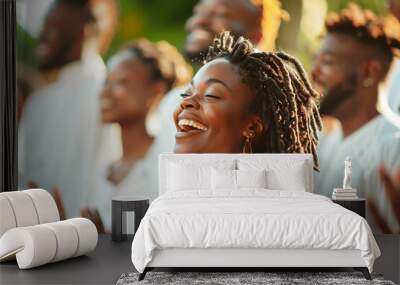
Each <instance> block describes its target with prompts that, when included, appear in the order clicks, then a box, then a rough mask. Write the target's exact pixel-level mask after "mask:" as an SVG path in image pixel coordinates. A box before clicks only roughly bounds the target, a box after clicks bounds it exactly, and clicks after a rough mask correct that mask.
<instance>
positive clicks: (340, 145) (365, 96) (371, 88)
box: [312, 4, 400, 222]
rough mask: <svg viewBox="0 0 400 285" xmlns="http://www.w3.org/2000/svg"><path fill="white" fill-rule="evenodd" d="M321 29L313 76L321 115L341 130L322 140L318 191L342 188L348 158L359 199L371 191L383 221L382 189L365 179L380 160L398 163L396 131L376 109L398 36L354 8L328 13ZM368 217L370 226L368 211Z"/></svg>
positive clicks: (326, 192) (325, 192)
mask: <svg viewBox="0 0 400 285" xmlns="http://www.w3.org/2000/svg"><path fill="white" fill-rule="evenodd" d="M325 26H326V29H327V34H326V35H325V37H324V38H323V40H322V45H321V48H320V51H319V53H318V54H317V56H316V58H315V60H314V65H313V68H312V77H313V80H314V83H315V86H316V88H317V89H318V90H319V91H320V92H321V93H322V94H323V97H322V101H321V105H320V112H321V115H325V116H332V117H334V118H336V119H338V121H339V122H340V126H338V127H336V128H335V129H334V130H333V131H332V132H331V133H328V134H324V135H323V136H322V138H321V141H320V146H319V150H318V151H319V157H320V170H321V171H320V173H317V174H316V175H315V178H316V187H315V189H316V192H317V193H319V194H323V195H326V196H330V195H331V194H332V191H333V188H340V187H341V186H342V180H343V169H344V160H345V158H346V156H350V157H351V158H352V163H353V171H352V178H353V182H352V186H353V188H357V190H358V195H359V196H361V197H366V196H367V195H368V194H369V192H370V191H373V192H374V193H375V194H376V196H378V197H379V199H380V201H379V204H380V205H381V206H382V209H381V210H382V211H384V212H385V217H387V218H388V219H391V217H390V215H391V213H390V209H389V207H388V202H387V201H386V200H385V199H384V189H383V186H382V185H380V187H379V186H378V188H374V189H372V188H371V187H370V186H369V185H371V183H365V182H363V180H364V177H365V174H366V173H370V172H371V171H372V170H371V169H373V168H374V166H376V164H377V163H379V162H380V161H383V162H385V163H388V164H390V165H391V166H392V167H395V165H396V164H397V165H399V164H400V159H398V160H397V159H396V157H398V155H399V153H400V146H399V144H398V143H397V141H396V140H393V139H392V138H393V136H394V135H395V133H396V128H395V127H394V126H393V125H392V124H390V123H389V122H388V121H387V120H386V119H385V117H384V116H382V115H380V114H379V113H378V111H377V100H378V94H379V92H380V91H379V89H380V86H381V85H382V84H384V83H385V80H386V78H387V74H388V71H389V69H390V67H391V64H392V62H393V58H394V56H395V55H396V54H397V52H398V51H399V49H400V40H399V37H395V36H392V35H391V34H390V33H388V29H387V28H388V27H386V26H385V24H384V20H383V18H379V17H377V16H376V15H374V14H373V13H372V12H371V11H368V10H363V9H361V8H360V7H358V6H357V5H355V4H350V5H349V6H348V7H347V8H346V9H344V10H342V11H341V12H340V14H336V13H334V14H331V15H329V16H328V17H327V19H326V24H325ZM384 152H386V154H384ZM372 154H374V156H375V157H374V158H373V159H372ZM367 218H368V220H369V221H370V222H372V219H371V217H370V216H369V213H367Z"/></svg>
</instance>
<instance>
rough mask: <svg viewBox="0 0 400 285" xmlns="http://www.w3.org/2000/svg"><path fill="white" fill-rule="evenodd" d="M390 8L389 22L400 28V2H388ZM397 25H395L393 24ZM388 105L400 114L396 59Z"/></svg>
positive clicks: (399, 65) (399, 63)
mask: <svg viewBox="0 0 400 285" xmlns="http://www.w3.org/2000/svg"><path fill="white" fill-rule="evenodd" d="M388 6H389V9H390V12H391V14H392V17H391V18H389V20H388V21H391V22H393V21H396V22H397V23H396V24H397V27H398V26H400V25H399V23H400V0H388ZM392 24H393V25H395V23H392ZM394 33H396V34H400V29H399V28H397V30H396V31H394ZM387 97H388V105H389V108H390V109H391V110H392V111H393V112H395V113H396V114H397V115H399V114H400V60H399V59H396V60H395V62H394V68H393V71H392V72H391V75H390V80H389V82H388V93H387ZM398 127H400V126H398Z"/></svg>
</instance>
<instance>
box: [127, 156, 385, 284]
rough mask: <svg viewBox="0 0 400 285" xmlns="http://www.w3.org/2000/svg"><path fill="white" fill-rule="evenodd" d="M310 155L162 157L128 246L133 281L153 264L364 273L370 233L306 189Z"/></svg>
mask: <svg viewBox="0 0 400 285" xmlns="http://www.w3.org/2000/svg"><path fill="white" fill-rule="evenodd" d="M311 159H312V158H311V156H310V155H307V154H298V155H292V154H290V155H289V154H253V155H248V154H185V155H176V154H162V155H161V156H160V160H159V175H160V178H159V191H160V197H159V198H157V199H156V200H155V201H154V202H153V203H152V204H151V206H150V208H149V210H148V212H147V213H146V215H145V217H144V218H143V220H142V222H141V224H140V226H139V228H138V230H137V233H136V234H135V237H134V240H133V243H132V262H133V264H134V266H135V267H136V269H137V270H138V271H139V272H141V273H142V275H141V276H140V279H142V278H144V274H145V273H146V271H148V270H149V269H151V268H155V267H168V268H171V267H238V268H243V267H252V268H253V267H263V268H265V267H354V268H360V269H361V270H362V271H363V273H364V275H365V276H366V278H370V276H369V272H371V271H372V267H373V263H374V260H375V259H376V258H377V257H378V256H379V255H380V251H379V248H378V246H377V244H376V242H375V239H374V237H373V235H372V233H371V230H370V228H369V226H368V224H367V222H366V221H365V219H363V218H362V217H360V216H358V215H357V214H355V213H353V212H351V211H349V210H347V209H344V208H343V207H341V206H339V205H337V204H335V203H333V202H331V201H330V200H329V199H328V198H326V197H323V196H320V195H316V194H312V192H313V183H312V181H313V179H312V173H313V170H312V160H311ZM264 170H265V173H264V172H263V171H264ZM264 174H265V180H266V185H264V186H263V187H261V186H262V185H259V184H260V183H261V182H260V181H262V179H260V177H261V178H263V177H264V176H262V175H264ZM229 175H231V176H232V175H234V177H233V176H232V177H233V178H232V177H231V176H229ZM257 177H258V178H257ZM230 178H232V179H234V180H232V181H228V180H229V179H230ZM178 180H179V182H177V181H178ZM232 183H235V185H232ZM239 186H240V187H239ZM250 186H251V187H250ZM256 186H257V187H256Z"/></svg>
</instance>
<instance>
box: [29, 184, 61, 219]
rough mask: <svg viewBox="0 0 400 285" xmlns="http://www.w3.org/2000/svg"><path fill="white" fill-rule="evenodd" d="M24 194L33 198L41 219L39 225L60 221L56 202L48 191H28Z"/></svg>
mask: <svg viewBox="0 0 400 285" xmlns="http://www.w3.org/2000/svg"><path fill="white" fill-rule="evenodd" d="M22 192H23V193H25V194H28V195H29V196H30V197H31V199H32V201H33V204H34V206H35V209H36V213H37V215H38V218H39V224H45V223H51V222H56V221H59V220H60V214H59V213H58V208H57V205H56V202H55V201H54V199H53V196H51V194H50V193H49V192H48V191H46V190H43V189H28V190H24V191H22Z"/></svg>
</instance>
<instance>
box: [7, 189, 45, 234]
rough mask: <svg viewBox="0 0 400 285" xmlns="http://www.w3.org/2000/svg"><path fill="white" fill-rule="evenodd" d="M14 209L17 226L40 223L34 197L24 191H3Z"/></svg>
mask: <svg viewBox="0 0 400 285" xmlns="http://www.w3.org/2000/svg"><path fill="white" fill-rule="evenodd" d="M0 195H1V196H3V197H5V198H6V199H7V200H8V201H9V202H10V205H11V208H12V209H13V212H14V215H15V220H16V224H17V227H26V226H33V225H37V224H38V223H39V219H38V214H37V212H36V209H35V206H34V204H33V201H32V198H31V197H30V196H29V195H28V194H26V193H24V192H23V191H13V192H3V193H0Z"/></svg>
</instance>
